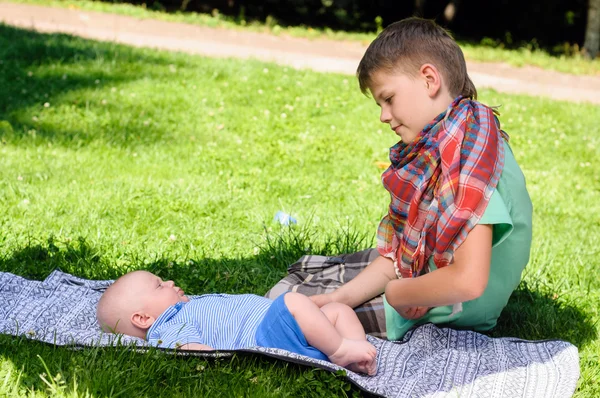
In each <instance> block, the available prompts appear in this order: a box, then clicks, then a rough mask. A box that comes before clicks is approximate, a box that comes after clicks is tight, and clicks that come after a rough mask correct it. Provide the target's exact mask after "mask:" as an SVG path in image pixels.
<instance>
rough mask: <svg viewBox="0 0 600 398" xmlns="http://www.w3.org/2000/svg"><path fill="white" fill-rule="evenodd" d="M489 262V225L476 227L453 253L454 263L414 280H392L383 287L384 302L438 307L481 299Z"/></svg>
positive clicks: (405, 305) (395, 304) (399, 305)
mask: <svg viewBox="0 0 600 398" xmlns="http://www.w3.org/2000/svg"><path fill="white" fill-rule="evenodd" d="M491 259H492V226H491V225H485V224H483V225H481V224H480V225H476V226H475V227H474V228H473V229H472V230H471V232H469V234H468V235H467V238H466V239H465V241H464V242H463V243H462V244H461V245H460V246H459V247H458V248H457V249H456V251H455V252H454V262H453V263H452V264H450V265H449V266H447V267H444V268H440V269H437V270H435V271H433V272H430V273H428V274H425V275H421V276H419V277H418V278H409V279H396V280H392V281H390V282H389V283H388V284H387V286H386V288H385V298H386V300H387V302H388V303H389V304H390V305H391V306H392V307H394V308H396V309H399V308H400V309H401V308H402V307H414V306H424V307H439V306H443V305H451V304H456V303H461V302H464V301H469V300H474V299H476V298H477V297H479V296H481V295H482V294H483V292H484V290H485V288H486V286H487V282H488V278H489V275H490V262H491Z"/></svg>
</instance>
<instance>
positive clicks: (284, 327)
mask: <svg viewBox="0 0 600 398" xmlns="http://www.w3.org/2000/svg"><path fill="white" fill-rule="evenodd" d="M284 296H285V294H282V295H281V296H279V297H277V298H276V299H275V301H273V304H271V307H269V309H268V310H267V313H266V314H265V317H264V319H263V320H262V321H261V323H260V324H259V325H258V329H257V330H256V343H257V344H258V345H259V346H261V347H269V348H281V349H282V350H287V351H291V352H295V353H296V354H300V355H306V356H307V357H311V358H315V359H321V360H323V361H329V359H328V358H327V356H326V355H325V354H323V353H322V352H321V351H319V350H317V349H316V348H314V347H311V346H310V345H308V342H307V341H306V337H304V333H302V330H300V325H298V322H296V320H295V319H294V316H293V315H292V313H291V312H290V310H288V308H287V306H286V305H285V301H284V300H283V297H284Z"/></svg>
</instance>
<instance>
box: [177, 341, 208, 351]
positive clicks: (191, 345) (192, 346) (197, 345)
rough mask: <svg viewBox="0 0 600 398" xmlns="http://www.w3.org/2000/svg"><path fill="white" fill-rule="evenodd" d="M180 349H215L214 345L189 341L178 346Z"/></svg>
mask: <svg viewBox="0 0 600 398" xmlns="http://www.w3.org/2000/svg"><path fill="white" fill-rule="evenodd" d="M177 349H178V350H193V351H214V349H213V348H212V347H209V346H207V345H206V344H200V343H187V344H184V345H182V346H179V347H177Z"/></svg>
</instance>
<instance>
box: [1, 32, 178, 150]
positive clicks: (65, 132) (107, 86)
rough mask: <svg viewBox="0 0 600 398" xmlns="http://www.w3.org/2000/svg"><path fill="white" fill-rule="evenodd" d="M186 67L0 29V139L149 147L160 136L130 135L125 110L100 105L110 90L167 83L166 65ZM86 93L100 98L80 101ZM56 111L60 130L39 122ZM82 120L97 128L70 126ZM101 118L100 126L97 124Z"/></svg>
mask: <svg viewBox="0 0 600 398" xmlns="http://www.w3.org/2000/svg"><path fill="white" fill-rule="evenodd" d="M185 62H186V61H185V58H184V57H175V56H174V57H167V56H165V55H162V54H161V53H159V52H156V51H150V50H144V49H136V48H131V47H127V46H123V45H118V44H114V43H108V42H96V41H92V40H86V39H82V38H78V37H74V36H70V35H66V34H41V33H37V32H34V31H29V30H25V29H19V28H14V27H10V26H7V25H3V24H0V92H2V96H0V137H1V138H2V141H3V142H5V143H6V142H11V141H15V142H19V141H23V140H25V141H27V142H34V143H36V144H39V143H43V144H46V143H52V144H68V145H75V146H78V145H82V144H88V143H90V142H93V141H98V140H100V141H104V142H108V143H110V144H112V145H117V146H129V145H134V144H147V143H152V142H154V141H156V140H159V139H160V138H161V137H162V135H163V134H164V132H160V131H151V132H149V130H150V127H145V126H143V127H145V129H143V130H144V131H141V132H140V131H139V130H140V129H138V130H136V131H134V132H133V133H132V131H131V130H132V129H131V124H132V120H129V119H127V118H124V117H123V116H122V115H121V111H122V105H123V104H119V103H118V101H117V100H115V101H114V102H115V103H108V104H104V105H103V104H102V96H105V95H107V93H108V94H110V92H111V88H114V89H115V90H116V89H118V88H119V87H122V86H123V85H125V84H128V83H130V82H134V81H138V80H142V79H148V78H156V77H158V76H165V70H167V69H168V68H169V67H172V66H171V65H172V64H183V65H185ZM149 66H152V67H149ZM177 66H179V65H177ZM171 78H172V76H171ZM90 89H96V90H103V91H101V92H103V93H104V94H99V93H98V95H92V94H88V95H87V96H86V95H82V94H81V92H82V91H83V90H90ZM46 103H47V106H45V104H46ZM61 106H62V107H63V108H64V109H63V110H62V112H67V110H65V109H67V108H68V109H69V110H68V113H66V116H65V117H64V118H62V119H61V122H60V123H58V122H47V121H45V120H44V119H43V118H42V117H41V114H42V113H43V112H48V111H52V110H56V109H59V108H60V107H61ZM50 107H51V109H48V108H50ZM99 109H100V110H99ZM92 110H93V112H92ZM106 112H109V115H108V116H106ZM83 117H90V119H89V120H94V121H96V124H93V123H92V122H87V125H89V128H88V127H82V126H81V124H79V125H78V124H77V123H74V122H73V121H74V119H77V118H83ZM101 118H104V120H103V121H102V123H103V124H100V122H99V121H97V120H98V119H101ZM69 119H72V120H69ZM140 123H141V122H140ZM87 125H86V126H87ZM140 126H141V125H140Z"/></svg>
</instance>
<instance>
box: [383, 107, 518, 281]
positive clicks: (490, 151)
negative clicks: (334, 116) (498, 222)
mask: <svg viewBox="0 0 600 398" xmlns="http://www.w3.org/2000/svg"><path fill="white" fill-rule="evenodd" d="M502 137H503V138H504V139H508V137H507V136H506V135H505V133H504V132H503V131H501V130H500V124H499V122H498V119H497V118H496V116H495V115H494V112H493V110H492V109H490V108H489V107H487V106H485V105H483V104H481V103H479V102H477V101H473V100H470V99H468V98H463V97H458V98H456V99H455V100H454V102H452V104H451V105H450V106H449V107H448V109H447V110H446V111H445V112H444V113H442V114H440V115H439V116H437V117H436V118H435V119H434V120H433V122H431V123H430V124H429V125H427V126H426V127H425V128H424V129H423V131H422V132H421V133H420V134H419V135H418V136H417V137H416V138H415V140H414V141H413V142H411V143H410V144H404V143H402V142H399V143H398V144H396V145H395V146H393V147H392V148H390V160H391V162H392V164H391V166H390V167H389V168H388V169H387V170H386V171H385V172H384V173H383V175H382V177H381V179H382V182H383V185H384V187H385V188H386V189H387V190H388V191H389V192H390V195H391V203H390V207H389V212H388V214H387V215H386V216H385V217H384V218H383V220H381V223H380V224H379V228H378V230H377V248H378V250H379V253H380V254H381V255H383V256H386V257H390V258H392V259H393V260H394V263H395V265H396V273H398V274H399V276H401V277H403V278H410V277H416V276H418V275H420V274H421V273H422V272H423V271H424V267H426V266H427V262H428V260H429V258H430V257H431V255H433V259H434V262H435V264H436V266H437V267H438V268H440V267H444V266H446V265H448V264H450V262H451V261H452V258H453V255H454V251H455V250H456V248H457V247H458V246H460V244H461V243H462V242H463V241H464V240H465V238H466V237H467V234H468V233H469V231H471V229H473V227H474V226H475V225H476V224H477V222H478V221H479V220H480V219H481V216H482V215H483V212H484V211H485V209H486V207H487V205H488V202H489V200H490V197H491V196H492V193H493V192H494V189H496V185H497V184H498V181H499V180H500V174H501V173H502V169H503V168H504V146H503V140H502ZM425 271H429V269H428V267H427V268H425Z"/></svg>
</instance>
